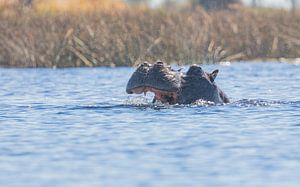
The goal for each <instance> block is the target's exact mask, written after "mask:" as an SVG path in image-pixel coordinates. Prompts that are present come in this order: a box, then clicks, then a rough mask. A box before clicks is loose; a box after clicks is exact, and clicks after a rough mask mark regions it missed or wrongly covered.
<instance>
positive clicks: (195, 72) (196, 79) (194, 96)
mask: <svg viewBox="0 0 300 187" xmlns="http://www.w3.org/2000/svg"><path fill="white" fill-rule="evenodd" d="M218 72H219V70H214V71H213V72H212V73H207V72H204V71H203V70H202V68H201V67H200V66H198V65H192V66H191V67H190V68H189V70H188V71H187V73H186V74H185V75H184V76H182V85H181V94H180V95H179V97H178V102H180V103H183V104H189V103H193V102H195V101H197V100H198V99H202V100H207V101H213V102H215V103H220V102H222V99H221V98H220V90H219V88H218V87H217V85H216V84H215V82H214V81H215V78H216V77H217V75H218Z"/></svg>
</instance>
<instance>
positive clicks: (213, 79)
mask: <svg viewBox="0 0 300 187" xmlns="http://www.w3.org/2000/svg"><path fill="white" fill-rule="evenodd" d="M218 73H219V70H218V69H216V70H214V71H213V72H212V73H211V74H209V80H210V81H211V82H214V81H215V78H216V77H217V75H218Z"/></svg>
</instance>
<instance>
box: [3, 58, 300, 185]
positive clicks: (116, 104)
mask: <svg viewBox="0 0 300 187" xmlns="http://www.w3.org/2000/svg"><path fill="white" fill-rule="evenodd" d="M203 68H204V69H205V70H207V71H212V70H214V69H216V68H218V69H219V70H220V73H219V75H218V77H217V79H216V82H217V83H218V85H219V86H220V87H221V88H222V89H223V90H224V91H225V93H227V94H228V95H229V96H230V98H231V100H232V103H230V104H228V105H217V106H207V105H201V104H198V105H186V106H178V105H177V106H167V105H159V104H157V105H153V104H151V101H152V98H151V97H152V95H151V94H149V95H147V96H146V97H144V96H138V95H127V94H126V93H125V87H126V83H127V80H128V79H129V77H130V75H131V74H132V72H133V71H134V69H133V68H93V69H90V68H78V69H59V70H53V69H0V77H1V78H0V85H1V87H0V98H1V100H0V106H1V108H0V186H26V187H27V186H34V187H35V186H43V187H47V186H49V187H55V186H62V187H66V186H103V187H107V186H116V187H120V186H122V187H126V186H128V187H132V186H141V187H147V186H162V187H166V186H170V187H176V186H186V187H187V186H189V187H190V186H195V187H198V186H243V187H246V186H255V187H259V186H261V187H267V186H278V187H283V186H288V187H293V186H295V187H298V186H300V65H295V64H286V63H235V64H232V65H230V66H221V65H206V66H204V67H203Z"/></svg>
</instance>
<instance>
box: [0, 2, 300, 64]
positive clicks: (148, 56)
mask: <svg viewBox="0 0 300 187" xmlns="http://www.w3.org/2000/svg"><path fill="white" fill-rule="evenodd" d="M283 1H284V2H282V3H283V4H282V7H286V8H285V9H278V8H277V9H275V8H270V7H264V8H263V7H261V6H260V5H264V6H266V4H263V2H262V1H259V0H249V1H240V0H185V1H184V0H164V1H162V0H161V1H159V0H126V1H121V0H10V1H6V0H0V30H1V35H0V41H1V42H0V66H5V67H79V66H89V67H93V66H132V65H135V64H137V63H140V62H141V61H144V60H156V59H161V60H165V61H166V62H168V63H178V64H189V63H217V62H220V61H238V60H253V59H266V58H275V59H281V58H299V57H300V12H299V9H298V8H297V7H298V6H299V3H298V1H297V0H283ZM284 3H285V4H284ZM274 4H275V3H274V1H273V3H272V5H274ZM249 5H250V6H249ZM279 7H281V6H279Z"/></svg>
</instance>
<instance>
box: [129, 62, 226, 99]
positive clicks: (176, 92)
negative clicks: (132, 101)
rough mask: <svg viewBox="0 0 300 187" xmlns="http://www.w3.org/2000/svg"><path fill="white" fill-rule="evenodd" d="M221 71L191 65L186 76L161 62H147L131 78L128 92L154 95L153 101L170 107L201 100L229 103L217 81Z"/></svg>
mask: <svg viewBox="0 0 300 187" xmlns="http://www.w3.org/2000/svg"><path fill="white" fill-rule="evenodd" d="M218 72H219V71H218V70H215V71H213V72H212V73H207V72H204V71H203V70H202V68H201V67H200V66H198V65H192V66H190V68H189V70H188V71H187V72H186V73H181V72H178V71H175V70H173V69H172V68H171V67H170V66H167V65H166V64H164V63H163V62H160V61H158V62H156V63H154V64H149V63H147V62H145V63H143V64H141V65H140V66H139V67H138V68H137V70H136V71H135V72H134V73H133V75H132V76H131V77H130V79H129V81H128V83H127V87H126V92H127V93H128V94H133V93H135V94H143V93H144V94H146V93H147V92H153V93H154V94H155V97H154V99H153V102H155V101H160V102H162V103H169V104H176V103H178V104H190V103H193V102H195V101H197V100H199V99H201V100H206V101H212V102H214V103H228V102H229V99H228V97H227V96H226V94H225V93H224V92H223V91H222V90H221V89H220V88H219V87H218V86H217V85H216V84H215V81H214V80H215V78H216V76H217V74H218Z"/></svg>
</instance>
